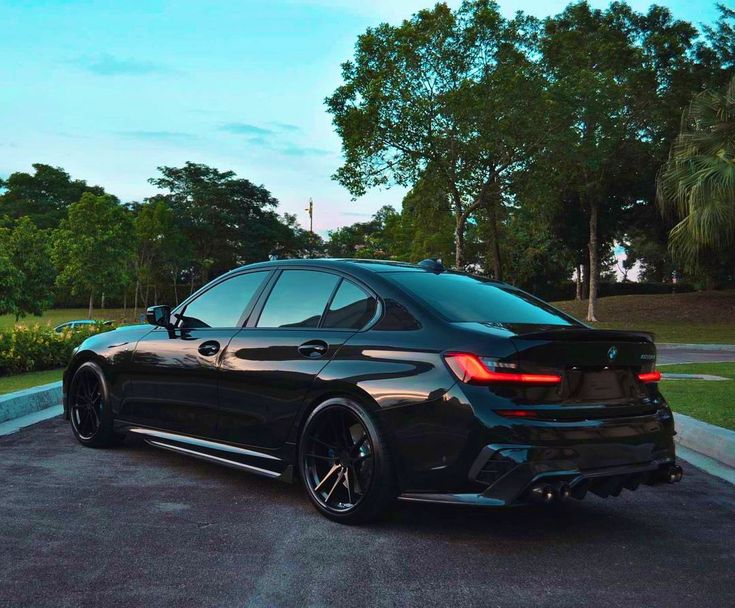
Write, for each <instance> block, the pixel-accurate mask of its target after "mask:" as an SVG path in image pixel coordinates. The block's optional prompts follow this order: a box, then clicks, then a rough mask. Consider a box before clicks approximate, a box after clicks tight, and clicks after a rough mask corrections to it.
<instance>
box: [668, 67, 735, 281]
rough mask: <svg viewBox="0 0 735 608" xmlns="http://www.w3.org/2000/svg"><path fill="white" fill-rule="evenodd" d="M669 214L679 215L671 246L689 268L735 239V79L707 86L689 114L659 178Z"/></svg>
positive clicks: (718, 251)
mask: <svg viewBox="0 0 735 608" xmlns="http://www.w3.org/2000/svg"><path fill="white" fill-rule="evenodd" d="M658 194H659V202H660V204H661V208H662V210H663V211H664V213H667V214H669V215H670V216H672V217H675V218H676V219H678V220H679V221H678V223H677V224H676V225H675V226H674V228H673V229H672V230H671V241H670V245H671V249H672V252H673V253H674V254H675V256H676V258H677V259H678V260H680V261H681V262H682V263H683V264H684V265H685V266H686V267H688V268H697V267H702V266H703V265H704V262H705V259H706V258H708V257H710V256H712V255H713V254H718V253H727V252H729V251H730V248H731V247H732V246H733V245H734V244H735V78H733V79H732V80H731V81H730V84H729V85H728V87H727V88H726V90H725V91H724V92H722V93H721V92H719V91H711V90H708V91H704V92H702V93H700V94H698V95H697V96H696V97H694V100H693V101H692V104H691V106H690V107H689V109H688V110H687V111H686V113H685V114H684V117H683V120H682V127H681V133H680V134H679V137H678V138H677V139H676V142H675V143H674V146H673V147H672V149H671V155H670V157H669V161H668V162H667V163H666V165H665V166H664V168H663V169H662V171H661V174H660V177H659V182H658Z"/></svg>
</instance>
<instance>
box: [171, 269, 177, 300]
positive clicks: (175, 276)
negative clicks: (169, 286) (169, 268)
mask: <svg viewBox="0 0 735 608" xmlns="http://www.w3.org/2000/svg"><path fill="white" fill-rule="evenodd" d="M172 274H173V275H174V301H175V302H176V306H178V305H179V286H178V284H177V279H178V276H177V275H178V274H179V273H178V272H176V271H175V270H174V272H173V273H172Z"/></svg>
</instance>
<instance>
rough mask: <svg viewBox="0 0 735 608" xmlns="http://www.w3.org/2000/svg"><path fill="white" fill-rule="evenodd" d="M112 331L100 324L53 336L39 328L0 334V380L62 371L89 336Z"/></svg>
mask: <svg viewBox="0 0 735 608" xmlns="http://www.w3.org/2000/svg"><path fill="white" fill-rule="evenodd" d="M111 329H114V328H113V327H110V326H104V325H102V324H95V325H88V326H83V327H79V328H75V329H73V330H72V329H65V330H64V331H62V332H59V333H57V332H55V331H54V330H53V329H52V328H50V327H42V326H40V325H33V326H26V325H17V326H15V327H14V328H12V329H6V330H3V331H0V376H5V375H9V374H20V373H23V372H34V371H41V370H44V369H54V368H57V367H64V366H66V364H67V363H69V360H70V359H71V354H72V351H73V350H74V349H75V348H76V347H77V346H79V345H80V344H81V343H82V342H84V340H86V339H87V338H88V337H89V336H92V335H94V334H98V333H101V332H103V331H109V330H111Z"/></svg>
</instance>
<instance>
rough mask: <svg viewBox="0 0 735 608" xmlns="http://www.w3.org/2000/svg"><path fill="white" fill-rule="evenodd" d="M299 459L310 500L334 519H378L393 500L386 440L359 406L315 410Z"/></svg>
mask: <svg viewBox="0 0 735 608" xmlns="http://www.w3.org/2000/svg"><path fill="white" fill-rule="evenodd" d="M299 454H300V458H299V459H300V467H301V476H302V479H303V480H304V483H305V485H306V488H307V492H308V494H309V498H310V499H311V501H312V502H313V503H314V505H315V506H316V507H317V509H318V510H319V511H321V512H322V513H323V514H324V515H326V516H327V517H329V518H330V519H333V520H335V521H339V522H342V523H358V522H361V521H367V520H369V519H374V518H375V517H377V516H378V515H379V514H381V513H382V512H383V511H384V510H385V507H386V506H387V505H388V504H389V502H390V501H391V500H392V498H393V497H394V492H393V484H392V479H393V471H392V468H391V465H390V460H389V458H388V454H387V448H386V446H385V443H384V441H383V439H382V435H381V433H380V431H379V429H378V427H377V425H376V424H375V421H374V420H373V419H372V418H371V417H370V416H369V415H368V414H367V413H366V412H365V411H364V410H363V409H362V408H361V407H360V406H359V405H357V404H356V403H354V402H351V401H349V400H344V399H330V400H329V401H327V402H325V403H323V404H322V405H320V406H319V407H318V408H316V409H315V410H314V412H313V413H312V414H311V416H310V417H309V419H308V420H307V422H306V424H305V426H304V430H303V433H302V437H301V442H300V449H299Z"/></svg>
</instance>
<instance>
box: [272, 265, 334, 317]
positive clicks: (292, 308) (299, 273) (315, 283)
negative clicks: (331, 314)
mask: <svg viewBox="0 0 735 608" xmlns="http://www.w3.org/2000/svg"><path fill="white" fill-rule="evenodd" d="M338 280H339V277H337V276H336V275H333V274H328V273H326V272H315V271H311V270H286V271H284V272H283V274H281V276H280V277H279V278H278V282H277V283H276V284H275V286H274V287H273V291H271V293H270V295H269V296H268V301H267V302H266V303H265V306H264V307H263V312H262V313H261V315H260V319H259V320H258V327H316V326H317V325H319V321H320V319H321V317H322V313H323V312H324V308H325V307H326V305H327V302H328V301H329V298H330V296H331V295H332V292H333V291H334V288H335V286H336V285H337V281H338Z"/></svg>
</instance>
